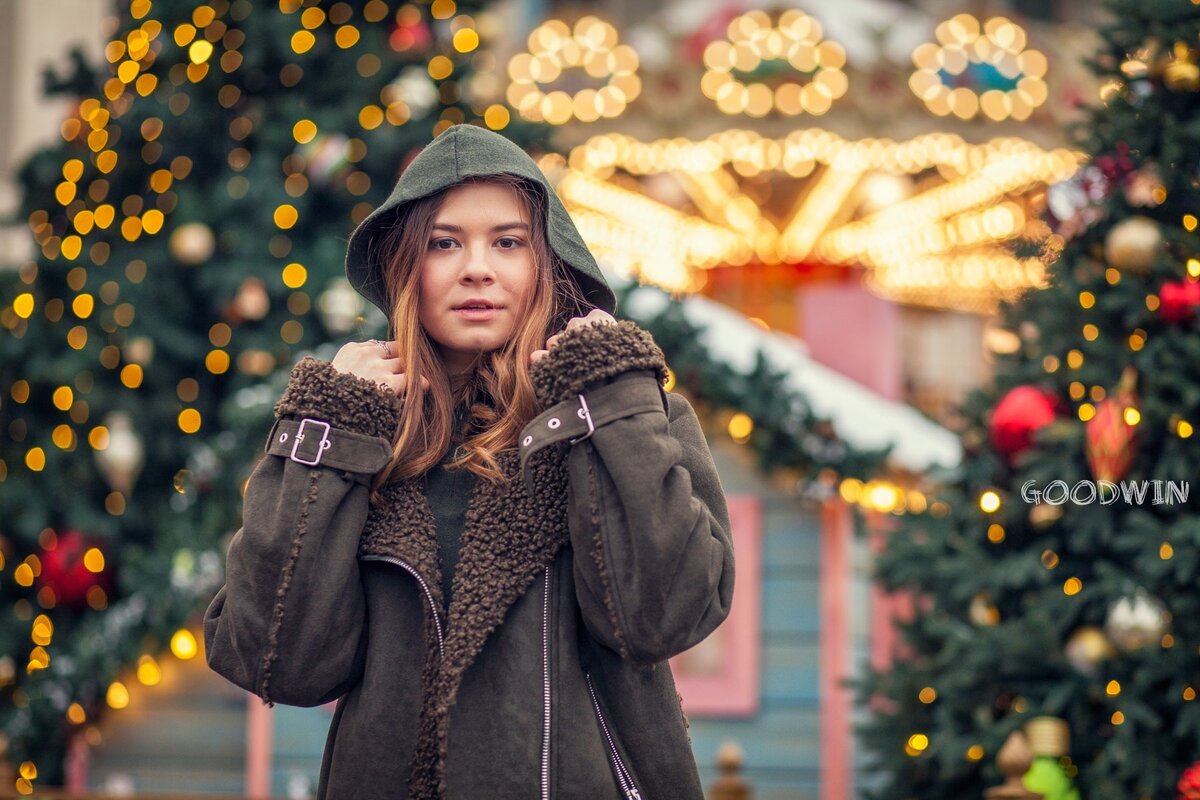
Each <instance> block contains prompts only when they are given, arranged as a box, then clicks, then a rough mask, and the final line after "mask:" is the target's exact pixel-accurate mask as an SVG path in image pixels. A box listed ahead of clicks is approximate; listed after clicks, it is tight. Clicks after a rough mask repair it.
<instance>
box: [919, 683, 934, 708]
mask: <svg viewBox="0 0 1200 800" xmlns="http://www.w3.org/2000/svg"><path fill="white" fill-rule="evenodd" d="M917 697H918V698H919V699H920V700H921V702H922V703H925V704H926V705H928V704H930V703H932V702H933V701H934V700H937V689H934V688H933V687H932V686H926V687H925V688H924V689H922V690H921V691H920V693H919V694H918V695H917Z"/></svg>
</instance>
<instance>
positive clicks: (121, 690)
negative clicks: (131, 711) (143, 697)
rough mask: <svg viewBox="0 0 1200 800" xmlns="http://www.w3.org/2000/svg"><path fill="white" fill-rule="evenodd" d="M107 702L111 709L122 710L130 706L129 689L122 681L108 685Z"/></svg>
mask: <svg viewBox="0 0 1200 800" xmlns="http://www.w3.org/2000/svg"><path fill="white" fill-rule="evenodd" d="M105 700H107V701H108V705H109V707H110V708H115V709H118V710H120V709H122V708H125V707H126V706H128V705H129V689H127V688H126V687H125V684H123V683H121V682H120V681H113V682H112V683H110V684H109V685H108V692H107V693H106V694H105Z"/></svg>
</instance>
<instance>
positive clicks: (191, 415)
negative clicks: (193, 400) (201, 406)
mask: <svg viewBox="0 0 1200 800" xmlns="http://www.w3.org/2000/svg"><path fill="white" fill-rule="evenodd" d="M179 429H180V430H181V431H183V432H184V433H195V432H196V431H198V430H200V412H199V411H197V410H196V409H194V408H185V409H184V410H183V411H180V412H179Z"/></svg>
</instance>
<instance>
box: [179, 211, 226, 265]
mask: <svg viewBox="0 0 1200 800" xmlns="http://www.w3.org/2000/svg"><path fill="white" fill-rule="evenodd" d="M216 244H217V242H216V238H215V237H214V236H213V232H212V228H210V227H208V226H207V225H205V224H204V223H203V222H189V223H187V224H186V225H180V226H179V227H178V228H176V229H175V230H174V231H172V232H171V238H170V240H169V242H168V245H167V246H168V248H169V249H170V251H171V255H172V256H174V258H175V260H176V261H178V262H180V263H181V264H187V265H188V266H192V267H194V266H196V265H197V264H203V263H204V262H205V261H208V259H210V258H212V254H213V251H214V250H215V249H216Z"/></svg>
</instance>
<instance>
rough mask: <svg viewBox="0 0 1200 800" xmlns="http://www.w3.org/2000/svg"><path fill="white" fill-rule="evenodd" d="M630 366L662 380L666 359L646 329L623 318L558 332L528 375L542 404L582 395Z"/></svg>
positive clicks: (659, 381) (546, 406) (664, 374)
mask: <svg viewBox="0 0 1200 800" xmlns="http://www.w3.org/2000/svg"><path fill="white" fill-rule="evenodd" d="M635 369H649V370H654V372H655V373H656V375H657V377H658V383H659V385H660V386H661V385H663V384H665V383H666V381H667V360H666V358H665V357H664V356H663V352H662V350H661V349H659V346H658V345H657V344H655V342H654V338H653V337H652V336H651V335H650V333H649V332H648V331H646V330H643V329H642V328H640V327H638V325H637V324H636V323H635V322H633V321H631V320H627V319H623V320H618V321H617V322H616V323H615V324H613V323H591V324H588V325H584V326H583V327H581V328H574V329H572V330H570V331H568V332H567V333H564V334H563V335H562V338H560V339H559V340H558V341H557V342H556V343H555V344H554V347H552V348H551V349H550V352H549V353H548V354H547V355H545V356H542V357H541V358H540V359H538V360H537V361H535V362H534V363H533V366H532V367H531V368H530V371H529V376H530V378H531V379H532V380H533V387H534V391H535V392H536V393H537V398H538V401H539V402H540V403H542V405H543V407H544V408H549V407H550V406H552V405H554V404H555V403H561V402H562V401H563V400H567V399H569V398H571V397H574V396H575V395H577V394H579V393H581V392H582V391H583V390H584V389H585V388H586V387H587V386H588V385H589V384H592V383H595V382H597V381H601V380H604V379H606V378H612V377H615V376H616V375H619V374H621V373H623V372H627V371H629V370H635Z"/></svg>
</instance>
